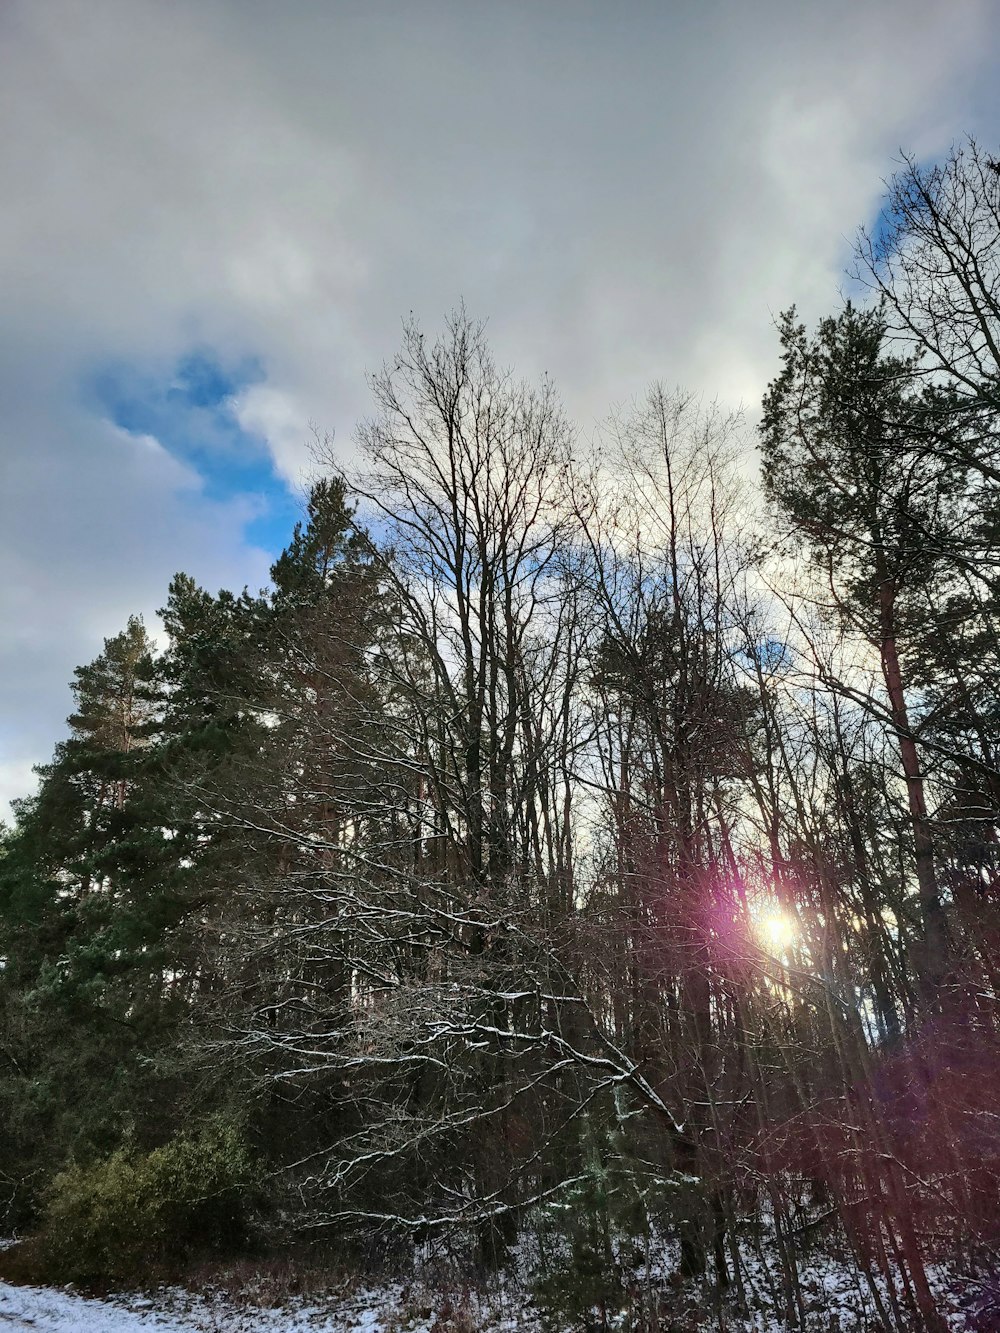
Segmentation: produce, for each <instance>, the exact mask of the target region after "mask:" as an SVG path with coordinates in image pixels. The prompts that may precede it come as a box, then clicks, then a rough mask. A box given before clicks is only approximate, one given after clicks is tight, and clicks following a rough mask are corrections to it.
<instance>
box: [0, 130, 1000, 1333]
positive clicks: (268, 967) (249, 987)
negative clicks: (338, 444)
mask: <svg viewBox="0 0 1000 1333" xmlns="http://www.w3.org/2000/svg"><path fill="white" fill-rule="evenodd" d="M849 284H850V286H849V290H850V291H851V293H852V296H851V299H846V298H845V299H842V300H840V301H839V303H835V302H831V313H830V314H829V315H828V316H827V317H825V318H822V319H821V320H819V322H818V323H816V324H815V325H814V326H811V325H807V324H805V323H803V322H802V321H801V320H800V318H799V316H798V315H797V314H796V312H795V310H794V309H792V310H788V311H786V312H785V313H784V314H782V315H781V316H780V317H779V318H778V319H777V321H776V330H775V335H774V358H773V364H774V367H775V372H774V376H773V378H772V380H771V383H770V385H769V386H768V389H767V392H766V395H765V397H764V400H763V403H762V405H759V406H758V405H756V404H750V405H748V407H747V412H746V414H745V416H744V417H740V416H733V415H730V414H728V413H727V412H725V411H724V410H723V409H721V408H720V407H718V406H713V405H712V404H711V403H709V402H707V401H705V400H703V399H701V398H699V397H697V396H693V395H689V394H686V393H684V392H683V391H680V390H673V389H670V388H667V387H664V385H654V386H653V387H651V388H650V390H649V391H648V393H647V394H646V395H645V396H644V397H642V398H641V399H640V400H639V401H637V402H635V403H633V404H630V405H628V406H627V407H625V408H623V409H621V410H619V411H617V412H615V413H613V414H612V415H611V416H609V418H608V419H607V421H606V422H605V424H604V425H603V426H601V427H600V429H599V430H597V431H596V432H592V433H589V434H588V433H587V432H584V431H581V430H579V429H578V428H577V427H576V426H574V424H573V423H571V422H570V421H569V419H568V417H567V414H566V412H565V410H564V408H563V407H562V405H561V403H560V400H559V398H558V395H557V391H556V388H555V386H554V385H553V384H552V383H551V382H549V381H548V380H543V381H542V382H540V383H538V384H529V383H525V382H523V381H522V380H521V379H519V378H518V376H517V374H516V372H515V371H512V370H508V369H506V368H504V367H502V366H500V365H499V364H498V362H497V361H496V360H495V358H494V355H493V353H492V352H491V349H490V346H489V343H488V340H487V334H486V330H485V326H484V325H482V324H480V323H478V322H477V321H476V319H474V318H473V317H472V316H471V315H470V314H469V313H467V312H466V311H465V309H464V308H459V310H458V311H457V312H456V313H454V314H453V315H452V316H451V317H450V318H449V319H448V320H447V321H446V323H445V324H444V326H443V327H442V331H441V332H440V333H439V334H436V335H435V334H425V333H424V332H423V331H422V329H421V328H420V326H419V325H418V324H417V323H416V322H415V321H413V320H412V319H411V320H410V321H409V322H407V323H406V325H405V327H404V333H403V339H402V344H401V347H400V349H399V350H398V352H396V353H395V354H394V355H393V356H392V357H391V359H390V360H388V361H387V362H386V363H385V365H384V366H383V367H382V368H381V369H380V370H378V371H376V372H375V373H374V374H373V375H372V376H371V378H370V392H371V413H370V416H369V417H368V418H367V419H366V420H365V421H364V422H363V423H362V424H361V425H360V426H359V427H358V431H357V437H356V447H355V448H354V450H353V452H352V454H351V457H352V458H353V460H354V461H353V462H350V461H349V462H348V463H347V464H344V465H343V466H342V465H341V463H340V461H339V456H338V455H337V454H336V452H335V451H334V450H333V448H332V446H331V445H329V444H328V443H324V442H323V441H322V440H321V439H320V440H319V441H318V442H317V463H316V475H315V480H314V484H313V486H312V489H311V493H310V494H309V497H308V507H307V511H306V512H305V514H304V515H303V518H302V521H301V522H300V523H299V524H298V525H297V526H296V527H295V530H294V532H293V533H292V534H291V535H290V538H289V541H288V544H287V546H286V548H285V550H284V551H283V553H282V554H281V555H280V557H279V558H278V559H277V560H276V561H275V563H274V565H273V568H272V570H271V581H270V584H269V586H268V587H267V588H266V589H264V590H260V591H250V590H246V589H245V590H243V591H242V592H236V591H220V592H218V593H213V592H210V591H208V590H206V589H204V588H201V587H199V586H198V584H197V583H196V582H195V580H194V579H192V578H191V577H189V576H187V575H186V574H183V573H182V574H178V575H177V576H176V577H175V578H174V580H173V581H172V582H171V584H170V586H169V588H168V589H167V590H166V594H165V602H164V605H163V608H162V611H161V612H160V617H161V620H162V632H161V631H160V629H159V627H153V626H149V625H145V624H144V623H143V622H142V620H141V619H139V618H138V617H134V618H132V619H130V620H129V621H128V624H127V625H126V626H125V627H124V628H123V629H122V630H121V632H120V633H118V634H116V635H114V636H113V637H110V638H108V639H107V640H106V641H105V643H104V648H103V651H102V652H101V653H100V654H99V655H98V656H97V657H96V658H95V660H93V661H92V662H90V663H88V664H86V665H83V666H81V667H79V668H78V669H77V671H76V673H75V679H74V682H73V685H72V689H73V697H74V700H75V704H74V711H73V713H72V716H71V717H70V718H69V719H68V733H67V735H66V737H65V738H64V739H62V740H61V741H59V743H58V744H57V745H56V746H55V750H54V754H53V756H52V758H51V760H50V761H49V762H48V763H46V764H44V765H43V766H41V767H40V768H39V770H38V774H39V785H38V790H37V793H36V794H35V795H33V796H30V797H26V798H25V799H23V800H22V801H20V802H19V803H18V804H17V807H16V818H15V821H14V824H13V826H12V827H10V828H8V829H5V830H4V832H3V839H2V844H0V1124H2V1126H3V1132H2V1134H0V1212H2V1214H3V1221H2V1223H0V1230H2V1231H3V1232H4V1233H6V1234H9V1235H15V1236H18V1237H21V1238H22V1241H21V1243H20V1245H18V1246H15V1247H14V1248H13V1249H11V1250H7V1251H4V1253H3V1255H2V1256H0V1257H2V1259H3V1262H4V1265H6V1267H7V1268H10V1266H11V1265H12V1264H14V1263H15V1258H14V1256H17V1255H20V1256H21V1257H20V1259H19V1260H18V1261H17V1262H20V1263H21V1264H23V1265H27V1268H28V1271H30V1272H33V1273H36V1274H42V1275H44V1278H45V1280H49V1281H72V1282H78V1283H98V1284H100V1283H104V1284H108V1283H110V1284H115V1283H117V1284H121V1283H128V1282H133V1281H135V1280H136V1278H137V1276H139V1275H142V1274H143V1273H147V1272H150V1271H153V1270H155V1271H158V1272H159V1271H164V1272H166V1271H170V1272H173V1271H175V1270H177V1271H180V1270H182V1269H183V1267H184V1265H189V1264H191V1263H194V1262H196V1261H197V1262H204V1261H207V1260H210V1259H213V1258H214V1260H216V1261H218V1262H221V1261H222V1259H223V1258H225V1257H232V1256H234V1255H236V1256H250V1257H253V1256H260V1257H262V1258H263V1257H264V1256H267V1255H275V1254H290V1255H293V1256H294V1255H299V1256H301V1255H304V1254H308V1255H309V1256H311V1258H310V1260H309V1262H312V1263H317V1262H326V1260H325V1259H324V1258H323V1256H334V1257H335V1258H336V1262H337V1263H339V1264H347V1265H353V1266H355V1267H357V1268H359V1269H360V1268H364V1269H365V1270H366V1271H390V1270H392V1269H393V1266H394V1265H398V1264H400V1263H402V1262H403V1260H404V1258H405V1256H410V1255H413V1254H414V1253H419V1254H420V1255H423V1256H432V1257H433V1256H437V1257H440V1256H445V1257H446V1258H448V1260H449V1262H451V1263H452V1264H455V1265H459V1266H460V1267H462V1266H464V1269H465V1271H467V1272H469V1273H473V1272H474V1273H476V1274H483V1275H487V1276H488V1275H491V1274H503V1273H505V1272H507V1273H515V1272H517V1273H520V1274H521V1275H522V1276H521V1277H519V1278H518V1280H519V1281H522V1280H523V1282H525V1283H526V1284H528V1287H529V1288H530V1292H531V1294H532V1300H533V1302H534V1306H533V1308H535V1309H537V1310H538V1311H540V1312H541V1314H540V1315H539V1317H540V1318H542V1319H543V1321H546V1322H544V1325H543V1326H544V1327H548V1328H552V1329H582V1330H590V1329H594V1330H596V1329H611V1328H617V1329H629V1330H634V1331H635V1333H639V1331H640V1330H641V1331H644V1333H653V1331H654V1330H657V1329H668V1328H669V1329H675V1330H680V1329H694V1328H702V1327H704V1328H709V1327H718V1328H727V1327H733V1328H735V1327H737V1326H739V1327H742V1325H737V1324H736V1323H732V1324H730V1323H727V1322H726V1319H727V1318H733V1319H735V1318H736V1317H737V1316H738V1315H739V1314H740V1312H742V1313H743V1314H744V1315H745V1314H747V1312H752V1311H753V1310H755V1309H759V1308H761V1302H764V1303H765V1304H767V1308H768V1309H769V1310H771V1311H772V1312H773V1315H774V1318H775V1319H776V1320H777V1321H779V1322H778V1323H775V1324H774V1325H773V1327H776V1328H777V1327H788V1328H817V1329H824V1330H827V1329H832V1328H834V1327H836V1328H843V1329H848V1328H869V1327H870V1328H880V1329H881V1328H884V1329H889V1330H904V1329H916V1328H919V1329H928V1330H942V1329H944V1328H946V1327H955V1328H970V1329H982V1330H988V1329H996V1328H998V1327H1000V847H998V841H997V837H998V828H1000V752H998V747H1000V690H998V685H1000V163H998V162H997V161H996V160H995V159H994V158H992V157H991V156H990V154H989V153H988V152H986V151H985V150H984V149H983V148H981V147H979V146H977V145H976V144H975V142H973V141H971V140H969V141H967V142H965V143H963V144H962V145H960V146H958V147H956V148H955V149H954V150H953V151H952V152H951V154H950V155H949V156H948V157H947V158H946V159H944V160H943V161H941V162H940V163H938V164H932V165H927V164H924V163H921V162H920V161H918V160H917V159H915V158H907V159H904V160H903V161H902V162H901V164H900V169H899V171H898V172H897V174H896V175H895V176H894V177H892V179H891V180H890V181H889V182H888V185H887V193H886V195H885V198H884V199H883V201H882V208H881V211H880V213H879V214H878V218H877V220H876V222H875V223H874V224H871V225H870V226H868V227H867V228H862V229H861V230H860V231H859V233H858V238H857V241H856V245H855V249H854V259H853V266H852V269H851V272H850V274H849ZM667 369H668V371H669V368H667ZM724 374H725V367H724V366H720V367H719V376H720V381H721V379H722V378H723V377H724ZM747 418H749V419H750V421H751V426H747V424H746V419H747ZM25 1238H26V1239H25ZM817 1254H821V1255H835V1256H839V1259H838V1261H840V1262H843V1263H846V1264H848V1265H849V1266H850V1268H851V1272H852V1273H853V1274H855V1276H856V1282H857V1291H856V1301H857V1304H856V1310H855V1315H854V1316H853V1318H854V1320H855V1322H850V1320H849V1319H848V1322H841V1323H836V1324H835V1323H833V1322H830V1320H829V1316H828V1312H827V1311H826V1310H825V1308H824V1307H823V1306H822V1304H820V1305H819V1306H817V1304H816V1296H815V1294H811V1291H810V1288H809V1286H808V1284H807V1283H806V1282H805V1280H804V1273H805V1271H806V1269H807V1268H808V1267H809V1265H810V1264H813V1265H815V1256H816V1255H817ZM316 1256H320V1258H319V1259H317V1257H316ZM525 1256H529V1257H528V1258H527V1259H526V1258H525ZM330 1262H331V1263H332V1262H333V1258H331V1259H330ZM525 1274H526V1276H525ZM483 1280H486V1278H485V1277H484V1279H483ZM946 1292H947V1293H951V1294H946ZM956 1292H957V1293H958V1295H957V1296H954V1293H956ZM953 1297H954V1300H957V1301H958V1305H957V1306H954V1308H953V1305H949V1301H952V1300H953ZM693 1310H699V1311H701V1313H700V1314H699V1315H695V1314H693V1313H692V1311H693ZM955 1310H958V1312H959V1313H958V1314H957V1315H956V1314H955V1313H954V1311H955ZM727 1311H728V1312H729V1314H727ZM949 1312H950V1313H949ZM843 1317H844V1316H842V1318H843ZM956 1318H960V1319H961V1320H964V1321H965V1322H954V1320H955V1319H956ZM685 1321H686V1322H685ZM824 1321H825V1322H824ZM753 1326H754V1327H758V1325H753ZM759 1326H760V1327H771V1325H759ZM438 1327H440V1328H441V1329H444V1328H445V1327H452V1325H448V1324H444V1323H440V1322H439V1324H436V1325H435V1328H438ZM454 1327H456V1328H458V1327H459V1325H457V1324H455V1325H454Z"/></svg>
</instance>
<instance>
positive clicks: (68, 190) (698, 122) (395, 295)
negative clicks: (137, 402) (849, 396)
mask: <svg viewBox="0 0 1000 1333" xmlns="http://www.w3.org/2000/svg"><path fill="white" fill-rule="evenodd" d="M998 18H1000V16H998V14H997V11H996V10H995V7H993V6H990V5H988V4H986V3H985V2H982V3H981V2H980V0H953V3H951V4H949V5H947V6H944V5H940V4H939V3H937V2H936V0H886V2H885V3H883V4H880V5H878V6H872V5H870V4H867V3H863V2H862V0H852V2H851V3H845V4H841V5H837V6H820V5H802V4H800V3H792V0H770V3H762V4H757V5H746V4H744V3H737V2H736V0H731V2H730V3H719V4H713V5H710V6H709V5H706V6H680V5H662V4H652V3H644V2H643V0H639V2H638V3H635V4H633V5H630V6H626V7H624V8H621V7H619V8H615V9H613V8H610V7H607V6H604V5H599V4H596V3H594V4H591V3H589V0H583V2H582V3H581V0H552V3H550V4H548V5H545V6H538V5H535V4H533V3H528V0H511V3H509V4H504V5H493V6H479V7H475V8H474V9H470V8H469V6H468V5H466V4H465V3H463V0H427V3H425V4H421V5H419V6H416V5H409V4H405V3H403V2H402V0H383V3H380V4H378V5H368V6H347V5H329V4H325V3H322V0H303V3H300V4H297V5H294V6H286V7H284V8H283V9H282V10H281V12H280V13H279V12H277V11H276V10H275V8H274V7H273V6H272V5H269V4H265V3H262V0H173V2H172V3H170V4H169V5H167V4H163V3H160V0H101V3H100V4H99V5H86V6H83V5H80V4H78V3H76V0H7V3H6V4H5V5H3V6H2V7H0V115H2V117H3V120H4V124H5V125H6V126H7V127H8V132H7V133H6V134H4V135H3V136H2V137H0V180H2V182H3V193H4V208H3V210H2V211H0V283H2V285H3V289H4V294H5V296H4V303H3V307H2V308H0V403H2V404H3V407H2V410H0V448H2V449H3V451H4V457H5V460H6V459H10V460H12V461H11V464H10V476H9V481H8V479H7V478H5V483H6V484H5V487H4V490H3V492H2V494H0V505H2V506H3V508H4V511H5V512H4V514H3V515H2V516H0V558H2V559H3V569H4V576H3V584H2V585H0V616H2V623H3V644H4V647H3V661H2V663H0V666H2V670H3V672H4V682H5V684H4V686H3V690H4V693H3V695H2V696H0V706H2V708H3V712H4V721H5V725H6V732H7V736H6V745H7V749H6V750H5V759H4V762H5V763H7V764H9V765H13V766H14V767H15V769H17V768H18V766H20V768H19V769H18V771H21V772H23V771H24V767H25V764H26V762H27V761H29V760H35V759H40V758H44V757H45V756H46V754H47V753H48V751H49V749H50V746H51V741H52V739H53V738H54V736H55V735H56V734H58V732H59V729H60V725H61V718H62V716H64V714H65V712H66V711H67V706H68V694H67V691H66V686H65V681H66V679H67V678H68V676H69V673H70V671H71V669H72V666H73V665H74V664H75V663H77V662H79V661H81V660H85V659H86V658H87V657H89V656H91V655H92V654H93V653H94V652H95V651H97V649H98V648H99V646H100V639H101V637H102V636H103V635H105V634H110V633H114V632H116V631H117V630H118V629H119V628H120V626H121V624H122V622H123V620H124V618H125V617H126V616H127V614H128V613H129V612H130V611H135V610H143V609H147V610H151V609H152V608H153V607H155V606H156V605H158V604H159V603H160V602H161V601H162V598H163V595H164V590H165V582H166V579H167V577H169V574H170V573H171V572H172V571H173V569H174V568H177V567H187V568H190V569H191V571H192V573H194V574H195V575H196V577H198V578H200V579H201V580H202V581H204V582H206V583H208V584H209V585H210V586H218V585H219V584H221V583H223V582H230V583H234V584H236V585H238V586H239V585H242V584H243V583H244V582H250V583H256V582H259V581H260V580H261V579H262V578H263V577H264V574H265V572H266V567H267V559H266V557H265V556H264V555H263V554H262V553H261V552H259V551H256V550H255V549H254V548H253V547H252V546H251V545H249V544H248V543H247V542H246V540H245V537H244V533H243V525H244V521H245V519H246V518H247V517H248V516H249V515H250V514H251V513H252V512H253V506H252V504H250V503H249V502H248V504H247V505H246V506H243V507H241V506H240V505H239V504H229V505H219V504H213V503H212V502H211V501H209V500H208V499H207V498H206V496H205V495H204V493H202V492H201V491H200V490H199V489H198V486H197V484H196V481H195V479H193V478H192V476H191V475H190V471H189V470H186V469H185V468H183V467H182V466H181V465H180V464H179V463H177V461H176V460H175V459H172V458H171V457H170V456H169V455H168V454H166V452H165V451H163V450H162V449H157V448H153V447H144V446H142V445H141V443H139V442H137V441H136V440H134V439H132V440H130V441H125V440H122V439H121V438H120V437H119V436H117V435H116V433H115V432H114V431H113V430H112V429H110V428H109V427H108V426H107V425H106V424H104V423H101V422H99V421H98V420H96V419H95V417H94V415H93V413H92V411H91V409H90V408H89V407H88V405H87V403H86V402H85V401H84V400H83V396H82V394H81V391H80V386H81V384H82V383H84V382H85V381H86V379H87V377H88V375H90V374H91V373H92V371H93V370H94V369H95V367H99V366H101V365H102V364H105V363H107V362H108V361H109V360H113V359H116V358H117V359H124V360H130V359H132V360H137V361H139V362H141V363H143V364H156V365H161V366H163V367H165V368H169V367H171V366H173V365H174V364H175V362H176V360H177V358H178V357H179V356H180V355H182V354H183V353H185V352H186V351H188V350H189V349H191V348H192V347H195V346H208V347H211V348H215V349H218V351H219V353H220V355H222V356H223V357H229V358H236V359H238V358H239V357H241V356H244V355H250V356H256V357H259V358H260V360H261V361H262V363H263V365H264V367H265V369H266V372H267V379H266V381H265V382H264V383H262V384H258V385H255V386H253V387H252V388H250V389H248V390H247V391H245V392H244V393H243V394H241V395H240V396H239V397H238V399H237V400H236V402H235V404H234V407H235V410H236V412H237V414H238V417H239V419H240V421H241V423H242V424H243V425H244V426H245V428H247V429H252V430H253V431H255V432H257V433H259V434H260V435H261V436H262V437H263V438H264V439H265V440H266V441H267V444H268V447H269V448H270V450H271V452H272V455H273V457H274V459H275V463H276V466H277V468H278V469H279V471H280V473H281V475H282V476H284V477H286V478H288V479H289V480H290V481H296V480H298V478H299V477H300V475H301V472H302V469H303V468H306V469H308V466H309V455H308V450H307V441H308V435H309V432H308V423H309V422H312V421H314V422H316V423H317V425H318V427H319V428H320V430H321V431H328V430H334V431H336V434H337V439H338V442H339V444H340V446H341V448H343V449H344V450H347V449H348V448H349V441H350V438H351V433H352V429H353V426H354V423H355V421H356V420H357V418H358V417H359V416H360V415H362V414H364V412H365V411H366V410H367V407H368V398H367V391H366V387H365V378H364V376H365V371H366V370H367V369H371V368H373V367H374V366H376V365H377V364H378V363H379V362H380V361H381V360H382V359H383V357H386V356H389V355H391V354H392V352H393V350H394V348H395V346H396V344H397V342H398V338H399V325H400V319H401V317H402V316H404V315H405V314H406V313H407V312H408V311H410V310H414V311H415V312H416V313H417V314H418V315H419V316H420V317H421V318H422V319H423V320H424V321H425V323H426V324H427V325H428V327H429V328H433V327H434V326H435V324H436V323H437V321H438V320H439V319H440V317H441V316H442V315H443V314H444V313H445V312H446V311H447V310H448V309H449V308H451V307H453V306H454V305H455V304H456V302H457V301H458V300H459V299H460V298H462V297H464V298H465V300H466V302H467V305H468V307H469V309H470V310H471V311H472V312H473V313H474V314H479V315H485V316H489V318H490V330H491V336H492V337H493V339H494V342H495V344H496V346H497V350H498V353H499V355H500V358H501V359H502V360H506V361H510V362H512V363H515V364H517V365H518V366H519V367H520V368H522V369H523V370H524V371H526V372H527V373H529V374H531V375H535V374H537V373H539V372H541V371H542V370H549V371H550V372H552V373H553V374H554V376H555V378H556V381H557V383H558V384H559V385H560V387H561V388H562V389H563V391H564V393H565V396H566V398H567V400H568V403H569V406H570V408H571V410H572V411H573V413H574V414H575V415H576V416H577V418H578V419H579V420H580V421H581V423H582V425H583V426H584V427H587V426H588V425H589V424H590V422H591V421H592V420H593V419H594V418H596V417H600V416H603V415H604V413H605V411H606V410H607V407H608V405H609V404H610V403H611V402H612V401H614V400H622V399H625V398H628V397H630V396H632V395H634V394H636V393H638V392H640V391H641V390H642V388H643V387H644V385H645V384H646V383H647V382H648V381H649V380H650V379H651V378H653V377H662V378H664V379H666V380H667V381H668V382H669V383H682V384H688V385H690V386H692V387H694V388H696V389H701V390H703V391H705V392H706V393H708V394H709V395H711V394H713V393H716V392H719V393H720V394H722V395H723V396H724V397H725V398H727V399H728V400H730V401H732V400H737V399H744V400H746V401H747V402H748V403H749V404H751V405H753V404H754V403H755V402H756V401H757V399H758V398H759V395H760V390H761V388H762V386H763V383H764V382H765V381H766V379H767V378H768V376H769V374H770V373H771V372H772V370H773V368H774V365H775V361H776V343H775V338H774V335H773V330H772V329H771V326H770V322H771V316H772V313H774V312H776V311H777V310H779V309H781V308H782V307H783V306H785V305H788V304H789V303H791V302H792V301H797V302H798V304H799V305H800V308H801V309H802V310H803V313H804V314H805V315H806V316H807V317H814V316H815V315H818V314H820V313H822V312H823V311H824V310H825V309H827V308H829V306H830V305H831V304H832V303H833V301H834V300H835V294H836V288H837V285H838V282H839V278H840V270H841V268H842V265H843V261H844V257H845V248H846V238H847V237H849V236H850V234H851V233H852V232H853V230H854V227H855V226H856V224H857V223H858V222H859V221H861V220H862V219H863V218H864V217H866V216H868V215H870V213H871V211H872V209H873V208H874V207H875V204H876V201H877V199H878V195H879V177H880V176H881V175H884V174H885V173H886V172H887V171H889V170H890V169H891V159H892V156H893V154H894V153H895V151H896V150H897V148H898V147H899V146H900V145H903V146H909V147H913V148H914V149H915V150H916V151H917V152H919V153H923V154H928V153H937V152H939V151H940V150H941V149H942V148H943V147H945V146H946V145H947V143H948V142H949V141H950V140H951V139H952V138H954V137H959V136H961V134H962V133H963V132H964V131H966V130H975V131H977V132H978V133H979V134H980V136H981V137H982V138H983V139H984V141H990V140H992V141H994V142H995V141H996V139H997V138H998V130H1000V115H998V97H997V92H996V89H995V87H994V80H993V69H992V64H991V61H990V55H991V53H992V52H993V51H994V50H995V49H996V39H997V28H998ZM5 467H7V463H6V462H5Z"/></svg>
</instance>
